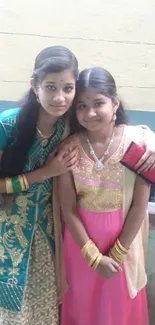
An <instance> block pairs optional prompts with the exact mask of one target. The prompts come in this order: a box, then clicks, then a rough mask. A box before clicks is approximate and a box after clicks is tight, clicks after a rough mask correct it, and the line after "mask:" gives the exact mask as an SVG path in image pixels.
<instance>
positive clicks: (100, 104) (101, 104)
mask: <svg viewBox="0 0 155 325" xmlns="http://www.w3.org/2000/svg"><path fill="white" fill-rule="evenodd" d="M103 105H104V102H97V103H95V107H101V106H103Z"/></svg>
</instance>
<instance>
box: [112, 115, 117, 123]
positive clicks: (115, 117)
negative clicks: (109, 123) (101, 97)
mask: <svg viewBox="0 0 155 325" xmlns="http://www.w3.org/2000/svg"><path fill="white" fill-rule="evenodd" d="M116 119H117V116H116V113H114V115H113V118H112V120H113V122H115V121H116Z"/></svg>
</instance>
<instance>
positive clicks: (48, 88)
mask: <svg viewBox="0 0 155 325" xmlns="http://www.w3.org/2000/svg"><path fill="white" fill-rule="evenodd" d="M46 88H47V90H50V91H56V87H55V86H51V85H48V86H46Z"/></svg>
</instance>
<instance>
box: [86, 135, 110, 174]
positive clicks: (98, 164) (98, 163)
mask: <svg viewBox="0 0 155 325" xmlns="http://www.w3.org/2000/svg"><path fill="white" fill-rule="evenodd" d="M113 138H114V132H113V133H112V136H111V138H110V141H109V144H108V146H107V149H106V150H105V152H104V154H103V156H102V157H101V158H100V159H98V158H97V156H96V154H95V152H94V150H93V147H92V145H91V143H90V140H89V138H88V135H87V133H86V141H87V144H88V147H89V152H90V154H91V156H92V157H93V159H94V169H95V170H96V171H101V170H102V169H103V168H104V164H103V161H104V159H105V156H107V155H108V154H109V151H110V148H111V146H112V143H113Z"/></svg>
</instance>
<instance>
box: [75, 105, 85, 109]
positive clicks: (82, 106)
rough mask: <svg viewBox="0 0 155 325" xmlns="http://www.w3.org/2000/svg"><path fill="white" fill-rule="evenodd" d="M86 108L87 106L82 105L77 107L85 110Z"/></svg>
mask: <svg viewBox="0 0 155 325" xmlns="http://www.w3.org/2000/svg"><path fill="white" fill-rule="evenodd" d="M84 108H86V105H85V104H80V105H78V106H77V109H79V110H80V109H84Z"/></svg>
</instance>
